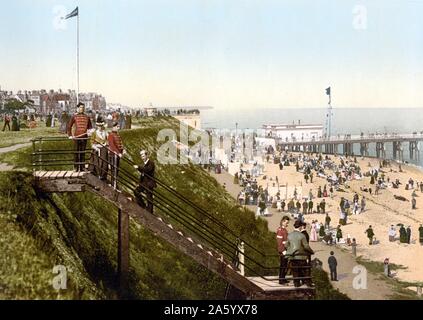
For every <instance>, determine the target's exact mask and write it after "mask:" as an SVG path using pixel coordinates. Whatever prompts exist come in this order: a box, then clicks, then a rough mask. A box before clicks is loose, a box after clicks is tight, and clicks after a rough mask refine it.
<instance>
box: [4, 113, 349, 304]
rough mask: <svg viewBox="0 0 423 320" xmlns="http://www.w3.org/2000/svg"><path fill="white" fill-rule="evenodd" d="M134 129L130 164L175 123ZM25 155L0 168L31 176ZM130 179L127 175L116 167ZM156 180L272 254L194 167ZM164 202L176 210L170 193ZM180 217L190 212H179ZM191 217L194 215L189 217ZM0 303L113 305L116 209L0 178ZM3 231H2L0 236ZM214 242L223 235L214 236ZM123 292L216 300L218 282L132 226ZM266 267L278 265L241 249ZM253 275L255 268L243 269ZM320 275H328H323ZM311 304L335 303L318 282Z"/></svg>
mask: <svg viewBox="0 0 423 320" xmlns="http://www.w3.org/2000/svg"><path fill="white" fill-rule="evenodd" d="M140 125H141V129H137V130H131V131H123V132H122V137H123V139H124V143H125V147H126V148H127V150H128V152H129V154H130V155H131V157H132V158H133V159H134V160H135V161H139V157H138V152H139V150H140V149H141V148H146V149H148V150H149V151H151V152H153V158H154V157H155V152H156V151H157V149H158V148H159V147H160V143H158V142H157V134H158V132H159V131H160V130H161V129H163V128H172V129H173V130H175V132H176V133H177V134H178V130H179V129H178V122H177V121H176V120H175V119H173V118H158V119H157V118H156V119H154V120H153V119H147V120H143V121H142V122H141V123H140ZM31 152H32V149H31V148H28V149H23V150H19V151H17V152H13V153H9V154H6V155H2V156H1V158H0V161H2V162H9V163H13V164H14V165H16V166H18V167H20V168H26V169H29V168H30V160H29V159H30V153H31ZM123 166H125V167H126V169H128V170H132V171H134V169H133V168H130V167H129V165H127V164H124V165H123ZM157 175H158V177H159V178H160V179H161V180H163V181H164V182H166V184H168V185H170V186H172V187H173V188H175V189H176V190H178V191H179V192H180V193H181V194H183V195H185V196H186V197H187V198H189V199H191V201H193V202H195V203H196V204H197V205H199V206H200V207H201V208H203V209H205V210H206V211H207V212H208V213H209V214H211V215H213V216H215V217H217V218H218V219H219V220H220V221H222V222H224V224H225V225H226V226H228V227H229V228H231V229H232V230H234V232H235V233H237V234H239V235H241V236H242V237H243V238H244V239H245V240H247V241H248V242H249V243H251V244H252V245H254V246H255V247H257V248H259V250H260V251H262V252H263V253H266V254H275V253H276V251H275V250H276V249H275V248H276V242H275V235H274V233H272V232H269V231H268V227H267V222H265V221H263V220H261V219H259V220H256V219H255V217H254V214H253V213H252V212H250V211H246V210H244V209H242V208H241V207H239V206H237V205H236V203H235V201H234V199H232V198H231V196H230V195H229V194H227V193H226V191H225V190H224V189H223V188H222V187H221V186H220V185H219V184H218V183H217V182H216V180H215V179H214V178H212V177H210V176H209V175H208V174H207V172H206V171H204V170H203V169H202V168H200V167H199V166H194V165H191V164H188V165H161V164H157ZM169 197H171V198H172V201H174V202H175V203H177V204H179V205H181V206H184V204H183V202H181V201H180V200H179V199H177V198H176V197H174V196H172V195H171V194H169ZM187 210H188V208H187ZM193 214H194V215H195V214H198V213H195V212H193ZM0 226H1V229H2V232H1V233H0V251H1V252H2V253H3V254H2V255H0V299H28V298H29V299H114V298H117V297H118V290H117V287H116V278H117V274H116V269H117V209H116V208H115V207H114V206H113V205H112V204H110V203H107V202H105V201H104V200H103V199H102V198H99V197H97V196H95V195H93V194H91V193H78V194H65V195H58V194H49V195H46V194H41V193H38V192H37V191H36V189H35V188H34V186H33V179H32V175H31V174H30V173H29V172H7V173H1V174H0ZM3 230H4V232H3ZM217 231H218V232H220V233H221V234H225V235H226V234H227V232H226V231H225V230H224V229H223V228H221V229H217ZM130 232H131V234H130V255H131V256H130V288H129V295H130V298H133V299H222V298H223V297H224V292H225V287H226V283H225V282H224V281H222V280H221V279H220V278H219V277H218V276H216V275H215V274H213V273H211V272H210V271H208V270H207V269H206V268H204V267H202V266H200V265H199V264H197V263H196V262H195V261H193V260H192V259H191V258H189V257H187V256H185V255H183V254H181V253H180V252H179V251H177V250H175V249H174V248H173V247H172V246H171V245H169V244H168V243H166V242H164V241H162V240H160V239H159V238H157V237H155V236H154V235H152V234H151V233H150V232H149V231H148V230H145V229H144V228H143V227H142V226H140V225H138V224H137V223H135V222H133V221H131V223H130ZM246 253H247V254H249V255H251V256H252V257H254V259H256V260H257V261H259V262H260V263H262V264H264V265H277V258H273V259H268V260H271V261H265V259H264V258H263V257H262V256H261V255H259V254H257V253H256V252H254V251H251V250H250V251H249V250H248V249H247V252H246ZM55 265H63V266H65V267H66V268H67V270H68V288H67V289H66V290H61V291H56V290H55V289H54V288H53V286H52V280H53V278H54V276H55V275H54V274H53V273H52V270H53V267H54V266H55ZM251 268H252V269H254V270H256V267H254V266H251ZM325 275H326V274H325ZM322 279H323V280H321V281H318V283H319V287H318V288H317V289H318V291H319V292H321V294H320V295H318V296H319V298H322V299H325V298H327V299H340V298H343V296H341V295H339V293H338V292H337V291H334V290H333V289H332V287H331V286H330V284H329V282H328V281H327V276H326V280H325V278H324V276H323V277H322Z"/></svg>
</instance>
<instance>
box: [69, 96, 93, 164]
mask: <svg viewBox="0 0 423 320" xmlns="http://www.w3.org/2000/svg"><path fill="white" fill-rule="evenodd" d="M77 109H78V113H77V114H75V115H73V116H72V119H71V120H70V122H69V125H68V130H67V132H68V136H69V139H72V140H74V145H75V165H74V167H75V171H85V149H86V148H87V140H88V135H87V132H88V130H89V129H91V128H92V125H91V120H90V118H89V117H88V116H87V115H86V114H85V105H84V104H83V103H81V102H80V103H78V105H77ZM74 126H75V131H74V132H72V130H73V127H74Z"/></svg>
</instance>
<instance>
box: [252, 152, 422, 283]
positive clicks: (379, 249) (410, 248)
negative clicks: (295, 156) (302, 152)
mask: <svg viewBox="0 0 423 320" xmlns="http://www.w3.org/2000/svg"><path fill="white" fill-rule="evenodd" d="M331 159H332V160H334V161H335V162H336V163H339V162H340V157H339V156H338V157H334V156H331ZM352 160H353V159H352V158H350V161H352ZM357 161H358V163H359V165H360V167H361V170H362V171H363V172H366V171H368V170H370V169H371V168H379V160H378V159H375V158H364V159H363V158H361V157H360V158H358V157H357ZM369 164H370V166H369ZM401 167H402V171H403V172H399V165H398V164H397V163H395V162H393V161H391V167H387V168H383V169H382V170H383V171H384V172H385V180H386V179H387V178H388V177H389V178H390V181H395V179H399V181H400V182H401V183H402V184H401V185H400V187H399V188H398V189H394V188H387V189H382V190H380V192H379V194H378V195H375V194H374V191H373V194H372V195H370V194H369V193H368V192H363V191H361V190H360V187H364V186H366V187H369V186H370V187H372V189H373V190H374V189H375V187H374V185H370V177H363V179H362V180H352V181H348V185H349V186H350V188H348V189H345V192H337V191H335V192H334V196H333V199H331V198H330V197H326V198H325V201H326V202H327V205H326V211H327V212H328V213H329V216H330V217H331V219H332V220H331V227H335V228H336V226H337V225H338V221H339V216H340V214H339V202H340V200H341V197H344V198H346V199H348V200H350V201H351V200H352V198H353V195H354V193H355V192H357V193H358V195H359V197H360V199H361V197H362V196H363V195H364V196H365V197H366V199H367V205H366V210H365V212H364V213H361V214H359V215H350V216H349V217H348V223H347V225H345V226H342V232H343V236H344V238H346V236H347V235H348V234H349V235H350V237H351V238H356V240H357V244H358V246H357V255H358V256H362V257H363V258H365V259H369V260H372V261H379V262H383V261H384V259H385V258H389V259H390V262H391V263H394V264H397V265H402V266H404V267H406V269H400V270H398V272H397V275H396V276H397V277H398V278H399V279H401V280H405V281H410V282H423V264H422V263H421V261H423V246H421V245H420V244H419V238H418V237H419V234H418V228H419V225H420V223H422V221H423V193H421V192H420V190H416V193H417V198H416V199H417V209H415V210H412V209H411V193H412V190H405V184H406V182H407V181H408V180H409V179H410V178H412V179H413V180H414V181H415V184H414V186H415V185H416V182H422V181H423V171H420V169H418V168H416V167H413V166H409V165H405V164H402V165H401ZM391 169H392V172H391ZM263 173H264V175H266V176H267V178H266V179H265V180H264V179H263V177H259V178H258V179H257V182H258V184H259V185H261V186H263V187H264V188H266V186H267V185H268V184H270V183H272V181H269V179H270V178H272V180H273V182H274V181H275V178H276V177H278V180H279V183H280V184H281V185H284V184H286V183H288V184H289V185H296V186H302V189H303V196H307V195H308V192H309V190H310V189H311V190H312V193H313V197H314V199H313V202H314V207H316V204H317V202H318V201H319V202H320V200H321V199H318V198H316V197H317V189H318V187H319V186H321V187H322V189H323V186H324V185H325V184H327V181H326V180H325V179H323V178H318V177H315V178H314V179H313V183H310V182H309V183H305V181H304V177H303V174H302V173H300V172H296V169H295V166H292V165H291V166H285V167H284V168H283V170H279V166H278V165H277V164H273V163H267V162H265V169H264V172H263ZM415 187H416V186H415ZM394 195H397V196H403V197H405V198H406V199H407V200H408V201H401V200H397V199H395V198H394ZM420 199H422V200H420ZM300 202H301V201H300ZM280 215H281V216H282V214H280ZM324 218H325V215H324V214H317V213H315V214H307V215H305V221H306V222H307V223H311V222H312V220H318V221H319V222H321V223H324ZM273 220H274V221H277V220H278V219H272V221H273ZM399 223H402V224H404V225H405V226H406V227H407V226H409V225H410V226H411V230H412V233H411V243H410V244H400V243H399V240H397V241H395V242H389V239H388V230H389V227H390V226H391V225H392V224H393V225H395V226H396V225H397V224H399ZM273 224H275V225H273ZM369 225H371V226H372V227H373V230H374V233H375V236H376V239H377V240H378V241H379V243H378V244H376V245H369V242H368V239H367V236H366V234H365V230H366V229H367V228H368V226H369ZM269 228H273V229H275V230H276V228H277V222H276V223H274V222H273V223H271V224H269ZM397 238H399V227H397ZM339 246H342V247H344V248H345V249H348V250H351V247H348V246H347V245H344V244H340V245H339Z"/></svg>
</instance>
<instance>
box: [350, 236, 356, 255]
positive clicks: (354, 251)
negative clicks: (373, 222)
mask: <svg viewBox="0 0 423 320" xmlns="http://www.w3.org/2000/svg"><path fill="white" fill-rule="evenodd" d="M351 252H352V255H353V256H354V257H356V256H357V241H356V240H355V238H353V239H352V242H351Z"/></svg>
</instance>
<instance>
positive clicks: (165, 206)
mask: <svg viewBox="0 0 423 320" xmlns="http://www.w3.org/2000/svg"><path fill="white" fill-rule="evenodd" d="M85 139H88V138H83V139H78V140H85ZM66 140H68V141H69V140H70V139H64V138H60V137H51V138H36V139H33V140H32V141H33V145H34V144H35V142H42V141H66ZM103 146H104V147H106V148H107V150H108V151H109V152H112V151H111V150H110V149H109V148H108V147H107V146H106V145H103ZM34 149H35V147H34ZM63 151H65V152H64V153H62V152H63ZM72 153H73V154H76V153H87V150H86V151H79V152H78V151H73V152H72V151H69V150H57V151H56V150H55V151H54V152H46V151H43V150H42V149H39V151H38V152H33V153H32V156H40V157H41V160H38V161H35V162H33V166H54V165H58V163H57V162H56V161H63V159H49V160H47V161H46V160H42V156H43V155H49V154H72ZM99 158H100V159H101V160H102V161H104V162H105V163H107V164H108V165H110V166H111V167H113V164H111V163H110V162H109V161H108V159H104V158H102V157H101V156H99ZM122 159H123V160H124V161H126V162H127V163H128V164H130V165H134V164H135V163H134V162H133V161H132V160H130V159H126V158H122ZM73 164H75V162H74V161H72V162H71V161H70V160H69V162H63V163H60V165H73ZM78 164H81V163H78ZM119 173H122V174H121V175H119V177H116V178H118V181H119V183H120V184H122V185H123V186H125V187H126V188H127V189H129V190H131V191H134V190H135V186H136V185H137V183H138V179H137V177H135V176H134V174H133V173H130V172H128V171H127V170H126V169H124V168H119ZM146 176H148V177H150V178H152V179H154V180H155V181H156V182H157V183H158V184H159V185H160V186H161V187H163V188H164V189H165V190H167V191H168V192H170V193H171V194H172V195H174V196H176V197H177V198H178V199H180V200H181V201H183V202H184V203H185V204H189V207H191V208H192V209H194V210H195V211H197V212H198V211H200V212H199V213H201V214H203V215H204V216H206V217H208V218H210V220H212V222H213V223H215V224H216V225H218V226H220V227H222V228H224V229H225V230H227V231H229V233H230V235H232V236H235V238H236V240H237V241H240V240H241V239H240V238H239V237H237V236H236V234H235V232H233V231H232V230H231V229H230V228H228V227H227V226H226V225H225V224H223V223H222V222H221V221H219V220H217V219H216V218H215V217H214V216H212V215H210V214H209V213H207V212H206V211H205V210H204V209H202V208H200V207H199V206H198V205H196V204H195V203H193V202H192V201H190V200H189V199H186V198H185V197H184V196H183V195H181V194H180V193H179V192H177V191H176V190H174V189H173V188H171V187H169V186H167V185H166V184H165V183H164V182H162V181H161V180H160V179H157V178H154V177H151V176H149V175H147V174H146ZM149 191H151V192H152V193H153V194H154V196H156V197H157V198H158V199H159V200H160V202H158V201H154V203H155V206H157V207H158V208H159V209H160V211H162V212H163V213H166V214H167V215H168V216H170V217H171V218H172V219H174V220H176V221H177V222H178V223H181V224H182V225H183V226H184V227H185V228H187V229H189V230H190V231H191V232H192V233H193V234H195V235H196V236H199V237H200V238H202V239H204V240H205V241H206V242H207V243H209V244H211V245H212V246H216V247H217V248H219V250H220V251H222V253H225V254H226V255H227V256H229V257H230V256H231V255H232V254H231V253H230V251H228V248H227V247H226V246H228V245H229V247H230V248H236V250H237V245H236V244H234V243H232V242H231V241H230V240H229V239H228V238H226V237H225V236H224V235H223V234H221V233H219V232H216V231H215V230H213V229H212V228H211V226H210V225H208V224H206V223H205V222H204V221H202V220H200V219H199V218H198V217H196V216H194V215H192V214H191V213H189V212H187V211H186V209H184V208H182V207H180V205H179V204H177V203H175V202H174V201H172V200H170V199H169V198H168V197H166V196H165V195H163V194H161V193H159V192H157V191H156V190H154V189H149ZM144 197H145V196H144ZM169 207H171V208H172V209H173V212H172V210H171V209H169ZM175 211H176V212H175ZM178 212H179V214H182V217H181V215H178ZM186 214H188V216H189V217H190V218H191V219H192V220H187V219H186V218H184V216H185V215H186ZM192 222H194V224H195V225H198V226H200V227H201V228H202V229H203V230H204V231H205V232H207V233H208V234H209V235H206V234H198V229H196V228H195V226H193V223H192ZM210 235H211V236H210ZM213 237H215V238H213ZM242 241H243V242H244V243H245V244H246V245H248V246H249V247H250V248H252V249H254V251H256V252H258V253H260V254H261V255H262V256H273V257H275V256H278V255H265V254H263V253H262V252H261V251H259V250H258V249H256V248H255V247H253V246H252V245H249V244H248V243H247V242H245V241H244V240H242ZM232 252H233V251H232ZM243 255H244V257H245V258H246V259H248V260H249V261H250V262H251V263H253V264H254V265H256V266H258V267H260V268H261V269H265V270H274V269H279V267H266V266H263V265H262V264H261V263H259V262H257V261H256V260H255V259H253V258H251V257H250V256H248V255H246V254H245V253H243ZM296 256H299V255H296ZM307 256H308V255H307ZM238 263H241V262H239V261H238ZM241 264H242V265H244V266H245V268H246V269H248V270H250V271H251V272H252V273H254V274H256V275H259V276H260V277H261V278H263V279H266V280H270V279H267V278H266V277H265V276H263V275H261V274H259V273H258V272H257V271H256V270H254V269H252V268H250V267H249V266H248V265H246V264H245V263H241ZM301 268H311V266H304V267H301ZM303 278H307V279H311V277H303ZM295 279H299V278H298V277H297V278H295Z"/></svg>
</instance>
